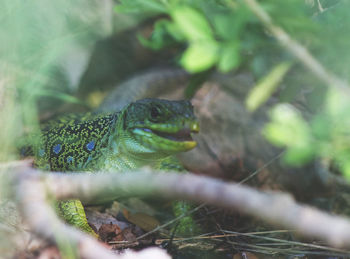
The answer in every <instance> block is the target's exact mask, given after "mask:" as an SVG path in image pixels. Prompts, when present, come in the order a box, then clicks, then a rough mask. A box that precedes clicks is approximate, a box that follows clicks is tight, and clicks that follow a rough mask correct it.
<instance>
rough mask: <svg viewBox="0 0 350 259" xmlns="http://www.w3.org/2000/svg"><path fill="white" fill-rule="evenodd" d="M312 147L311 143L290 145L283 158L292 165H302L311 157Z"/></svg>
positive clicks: (312, 153)
mask: <svg viewBox="0 0 350 259" xmlns="http://www.w3.org/2000/svg"><path fill="white" fill-rule="evenodd" d="M313 155H314V149H313V147H312V146H311V145H305V146H303V147H291V148H289V149H288V150H287V152H286V153H285V154H284V156H283V160H284V161H285V162H286V163H288V164H290V165H294V166H302V165H303V164H305V163H306V162H308V161H310V160H311V159H312V158H313Z"/></svg>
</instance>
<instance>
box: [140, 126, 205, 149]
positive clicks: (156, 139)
mask: <svg viewBox="0 0 350 259" xmlns="http://www.w3.org/2000/svg"><path fill="white" fill-rule="evenodd" d="M198 132H199V125H198V123H197V122H190V123H186V122H185V123H184V125H183V127H182V128H180V129H179V130H174V129H173V128H171V127H168V125H156V126H153V127H152V125H151V127H136V128H134V129H133V134H134V135H135V136H136V137H137V138H139V140H140V141H141V143H145V144H146V145H149V146H150V147H151V148H153V149H157V150H160V151H169V152H183V151H188V150H191V149H192V148H194V147H195V146H196V145H197V142H196V141H195V140H193V139H192V136H191V134H192V133H198Z"/></svg>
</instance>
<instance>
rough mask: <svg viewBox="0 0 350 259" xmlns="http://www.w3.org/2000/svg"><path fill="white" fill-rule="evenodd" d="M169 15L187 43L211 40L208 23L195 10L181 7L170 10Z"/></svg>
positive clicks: (211, 34)
mask: <svg viewBox="0 0 350 259" xmlns="http://www.w3.org/2000/svg"><path fill="white" fill-rule="evenodd" d="M170 15H171V17H172V18H173V20H174V22H175V24H177V25H178V27H179V28H180V29H181V31H182V32H183V34H184V35H185V36H186V38H187V39H188V40H189V41H198V40H212V39H213V32H212V29H211V27H210V25H209V23H208V22H207V20H206V18H205V17H204V16H203V15H202V14H201V13H200V12H198V11H197V10H196V9H194V8H191V7H188V6H182V7H178V8H175V9H174V10H172V11H171V12H170Z"/></svg>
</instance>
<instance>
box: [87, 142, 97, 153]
mask: <svg viewBox="0 0 350 259" xmlns="http://www.w3.org/2000/svg"><path fill="white" fill-rule="evenodd" d="M94 147H95V141H93V140H92V141H90V142H89V143H88V144H87V145H86V148H87V150H89V151H91V150H93V149H94Z"/></svg>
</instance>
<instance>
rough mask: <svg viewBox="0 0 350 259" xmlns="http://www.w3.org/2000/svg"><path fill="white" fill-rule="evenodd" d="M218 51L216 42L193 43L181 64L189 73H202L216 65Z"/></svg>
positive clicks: (183, 56)
mask: <svg viewBox="0 0 350 259" xmlns="http://www.w3.org/2000/svg"><path fill="white" fill-rule="evenodd" d="M218 49H219V47H218V44H217V43H216V42H215V41H203V42H195V43H192V44H191V45H190V46H189V47H188V48H187V49H186V51H185V53H184V54H183V55H182V57H181V61H180V62H181V64H182V65H183V67H184V68H185V69H186V70H187V71H189V72H192V73H197V72H201V71H203V70H206V69H209V68H210V67H212V66H213V65H214V64H215V63H216V61H217V58H218V55H217V54H218Z"/></svg>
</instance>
